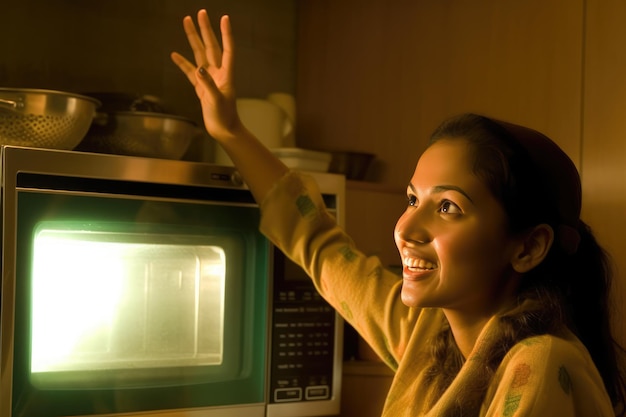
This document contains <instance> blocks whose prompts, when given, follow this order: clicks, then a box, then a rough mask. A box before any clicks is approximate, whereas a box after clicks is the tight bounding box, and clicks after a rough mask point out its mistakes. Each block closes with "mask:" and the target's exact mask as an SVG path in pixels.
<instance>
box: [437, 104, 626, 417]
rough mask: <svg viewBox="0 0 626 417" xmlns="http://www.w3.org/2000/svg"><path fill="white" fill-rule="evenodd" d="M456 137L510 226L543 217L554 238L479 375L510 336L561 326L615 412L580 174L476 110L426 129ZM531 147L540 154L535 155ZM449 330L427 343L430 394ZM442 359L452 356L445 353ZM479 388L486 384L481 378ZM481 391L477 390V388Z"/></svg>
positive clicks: (545, 146) (607, 324)
mask: <svg viewBox="0 0 626 417" xmlns="http://www.w3.org/2000/svg"><path fill="white" fill-rule="evenodd" d="M456 139H462V140H466V141H467V142H468V143H469V145H470V146H469V147H470V152H471V154H470V157H471V158H472V160H473V171H474V173H475V174H476V176H477V177H478V178H479V179H481V180H482V181H483V182H484V184H485V185H486V186H487V187H488V188H489V190H490V191H491V192H492V193H493V195H494V196H495V197H496V198H497V199H498V200H499V201H500V202H501V204H502V206H503V207H504V209H505V211H506V213H507V215H508V221H509V228H510V232H511V233H517V232H522V231H524V230H526V229H528V228H530V227H533V226H536V225H538V224H542V223H545V224H548V225H550V226H551V227H552V228H553V230H554V231H555V243H554V244H553V246H552V248H551V249H550V252H549V253H548V255H547V257H546V258H545V259H544V261H543V262H542V263H541V264H540V265H539V266H537V267H536V268H534V269H533V270H531V271H529V272H527V273H526V274H525V275H524V277H523V279H522V284H521V287H520V289H519V302H520V303H522V302H523V301H528V300H532V301H534V303H532V305H534V306H535V309H532V311H528V310H526V311H522V312H521V313H515V314H513V315H506V314H505V315H503V316H502V317H500V318H499V319H500V323H501V325H502V326H503V328H504V335H505V336H504V339H505V340H503V341H501V343H500V344H499V345H498V346H497V347H494V352H492V353H493V355H492V358H491V360H490V363H489V364H487V365H488V368H489V369H490V373H487V374H486V375H485V378H487V379H490V378H491V376H492V375H493V372H495V369H496V368H497V366H498V365H499V363H500V362H501V360H502V358H503V357H504V355H505V354H506V352H507V351H508V350H509V349H510V348H511V347H512V346H513V345H514V344H515V343H517V342H519V341H521V340H523V339H525V338H527V337H531V336H536V335H542V334H556V333H557V332H558V331H559V329H562V328H563V326H564V325H565V326H567V327H568V328H569V329H570V330H571V331H572V332H573V333H574V334H576V336H577V337H578V338H579V339H580V340H581V341H582V343H583V344H584V345H585V346H586V348H587V350H588V351H589V353H590V355H591V357H592V358H593V361H594V363H595V365H596V367H597V369H598V371H599V373H600V375H601V376H602V379H603V381H604V385H605V387H606V390H607V392H608V394H609V396H610V398H611V400H612V402H613V405H614V407H615V409H616V411H617V410H619V415H624V397H625V395H624V393H625V385H624V380H623V377H622V374H621V372H620V370H621V361H620V360H619V357H620V355H621V354H622V353H623V351H624V350H623V349H622V348H621V347H620V346H619V345H618V344H617V343H616V341H615V339H614V337H613V335H612V333H611V308H610V303H609V301H610V299H609V290H610V288H611V280H612V270H611V267H610V265H611V264H610V262H609V258H608V254H607V253H606V252H605V251H604V250H603V249H602V247H601V246H600V245H599V244H598V242H597V241H596V239H595V237H594V235H593V234H592V232H591V230H590V228H589V227H588V226H587V225H586V224H585V223H584V222H583V221H582V220H580V218H579V214H580V195H581V193H580V178H579V176H578V173H577V171H576V169H575V167H574V164H573V163H572V162H571V160H570V159H569V158H568V157H567V156H566V155H565V153H563V152H562V151H561V150H560V148H558V146H556V145H555V144H554V143H553V142H552V141H550V139H548V138H547V137H545V136H543V135H541V134H540V133H538V132H534V131H532V130H530V129H526V128H522V127H521V126H516V125H511V124H509V123H504V122H500V121H497V120H494V119H491V118H488V117H484V116H480V115H475V114H463V115H460V116H457V117H453V118H451V119H448V120H446V121H445V122H444V123H442V124H441V125H440V126H439V127H438V128H437V129H436V130H435V131H434V132H433V134H432V136H431V140H430V144H433V143H435V142H437V141H439V140H456ZM546 150H547V151H546ZM537 151H538V152H537ZM537 153H539V154H543V155H542V156H541V157H537V156H536V155H537ZM545 153H548V155H545ZM540 159H543V160H540ZM548 164H551V165H548ZM564 167H565V168H564ZM555 170H556V171H558V172H553V171H555ZM563 170H565V171H567V172H565V173H563V172H562V171H563ZM564 190H565V191H564ZM563 230H565V231H566V232H562V231H563ZM448 333H449V330H448V329H446V330H444V331H443V332H442V334H441V335H440V336H439V338H438V341H436V342H435V343H434V352H433V359H432V361H433V364H432V366H431V368H430V375H431V382H432V384H433V385H434V386H435V387H436V389H435V397H436V396H437V394H436V392H442V391H443V390H445V388H446V387H447V385H448V384H449V383H450V381H451V378H450V374H451V371H450V369H447V370H445V371H444V369H445V368H446V365H445V363H444V362H443V359H442V358H443V356H445V355H442V353H441V352H443V351H445V352H447V355H450V354H453V355H456V356H460V353H459V352H456V353H450V349H451V347H450V343H449V340H450V335H449V334H448ZM438 358H439V359H438ZM446 362H447V363H457V364H458V362H459V361H458V360H455V361H451V360H450V359H449V358H447V359H446ZM457 366H458V365H457ZM457 371H458V370H457ZM482 387H483V388H484V389H485V390H486V384H482ZM483 388H481V389H483ZM481 395H482V397H484V392H482V393H481ZM482 397H480V399H481V400H482ZM473 403H475V404H476V403H477V402H476V401H473ZM472 408H475V407H472ZM466 411H467V409H466ZM477 411H478V410H477V409H476V412H477Z"/></svg>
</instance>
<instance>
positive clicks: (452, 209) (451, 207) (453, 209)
mask: <svg viewBox="0 0 626 417" xmlns="http://www.w3.org/2000/svg"><path fill="white" fill-rule="evenodd" d="M439 211H440V212H441V213H446V214H461V209H459V207H458V206H457V205H456V204H454V203H453V202H452V201H450V200H444V201H443V202H442V203H441V206H439Z"/></svg>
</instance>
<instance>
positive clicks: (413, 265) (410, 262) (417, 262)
mask: <svg viewBox="0 0 626 417" xmlns="http://www.w3.org/2000/svg"><path fill="white" fill-rule="evenodd" d="M404 265H406V267H407V268H408V269H410V270H415V271H417V270H428V269H435V268H436V265H435V264H434V263H432V262H429V261H426V260H424V259H417V258H404Z"/></svg>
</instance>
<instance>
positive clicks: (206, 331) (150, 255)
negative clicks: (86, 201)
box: [31, 229, 226, 373]
mask: <svg viewBox="0 0 626 417" xmlns="http://www.w3.org/2000/svg"><path fill="white" fill-rule="evenodd" d="M187 240H189V239H187ZM185 242H186V237H185V236H183V235H181V236H171V235H168V236H161V235H156V236H150V235H143V234H139V233H123V232H103V231H89V230H54V229H44V230H39V231H38V232H37V233H36V236H35V239H34V257H33V276H32V301H33V302H32V306H33V307H32V309H33V310H32V323H31V337H32V351H31V372H32V373H46V372H64V371H89V370H110V369H138V368H158V367H180V366H207V365H220V364H221V363H222V360H223V353H224V352H223V344H224V288H225V277H226V253H225V251H224V249H223V248H221V247H220V246H218V245H215V244H212V245H206V244H199V243H198V242H191V241H190V242H187V243H185Z"/></svg>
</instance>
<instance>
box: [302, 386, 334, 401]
mask: <svg viewBox="0 0 626 417" xmlns="http://www.w3.org/2000/svg"><path fill="white" fill-rule="evenodd" d="M304 395H305V396H304V398H305V399H307V400H323V399H326V398H328V395H329V390H328V385H318V386H314V387H306V392H305V394H304Z"/></svg>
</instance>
